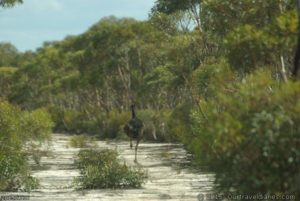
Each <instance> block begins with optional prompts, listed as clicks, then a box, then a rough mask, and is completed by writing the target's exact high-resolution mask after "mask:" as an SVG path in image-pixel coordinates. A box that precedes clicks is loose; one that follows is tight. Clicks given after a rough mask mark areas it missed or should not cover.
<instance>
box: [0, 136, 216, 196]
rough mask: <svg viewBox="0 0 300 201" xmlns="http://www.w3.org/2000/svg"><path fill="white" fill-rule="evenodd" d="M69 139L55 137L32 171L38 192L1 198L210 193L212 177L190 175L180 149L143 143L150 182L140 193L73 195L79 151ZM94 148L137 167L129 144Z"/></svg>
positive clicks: (140, 159) (142, 159) (142, 158)
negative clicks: (109, 151)
mask: <svg viewBox="0 0 300 201" xmlns="http://www.w3.org/2000/svg"><path fill="white" fill-rule="evenodd" d="M69 139H70V136H68V135H64V134H54V135H53V142H52V144H51V146H50V151H51V154H50V155H49V156H47V157H42V159H41V167H40V168H34V169H36V170H33V171H32V174H33V176H34V177H37V178H38V179H39V180H40V184H41V186H40V189H36V190H34V191H33V192H31V193H30V194H26V193H7V194H3V193H1V194H0V198H1V196H2V197H3V196H7V195H10V196H11V195H27V196H29V197H27V200H28V199H29V200H30V201H70V200H72V201H73V200H74V201H77V200H78V201H93V200H97V201H98V200H100V201H108V200H110V201H114V200H117V201H139V200H146V201H156V200H174V201H175V200H178V201H179V200H181V201H193V200H195V201H197V200H198V199H197V195H198V194H199V193H205V194H206V193H211V192H212V188H213V181H214V175H213V174H211V173H203V172H196V171H192V170H191V169H190V168H188V167H187V166H185V165H183V164H186V163H188V159H187V158H188V156H187V153H186V151H185V150H184V149H183V147H182V145H179V144H169V143H143V142H142V143H141V144H140V145H139V152H138V162H139V164H140V166H142V167H143V168H144V170H146V171H147V172H148V177H149V178H148V180H147V182H146V183H145V184H144V185H143V186H142V188H141V189H129V190H111V189H108V190H107V189H100V190H84V191H76V190H75V189H74V188H73V187H72V181H73V178H74V177H76V176H79V172H78V170H77V169H76V168H75V166H74V160H75V157H76V154H77V153H78V151H79V149H76V148H71V147H69V146H68V142H69ZM97 144H98V146H99V148H100V149H102V148H111V149H117V151H118V152H119V154H120V159H121V160H123V161H124V162H125V163H126V164H128V165H132V166H134V165H136V164H135V163H134V162H133V160H134V150H131V149H130V147H129V142H106V141H97ZM31 164H33V163H32V162H31ZM23 200H24V199H23Z"/></svg>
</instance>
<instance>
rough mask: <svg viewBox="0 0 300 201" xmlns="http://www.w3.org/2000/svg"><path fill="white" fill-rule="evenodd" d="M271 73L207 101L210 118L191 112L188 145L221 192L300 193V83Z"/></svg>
mask: <svg viewBox="0 0 300 201" xmlns="http://www.w3.org/2000/svg"><path fill="white" fill-rule="evenodd" d="M269 74H270V73H269V72H257V73H255V74H253V75H250V76H248V77H247V78H245V80H243V82H242V83H240V84H239V85H238V86H237V87H235V88H236V89H235V91H234V92H232V93H229V94H228V92H227V93H226V94H224V93H223V92H219V93H218V94H217V95H216V96H215V97H214V99H210V100H209V101H206V102H203V103H202V104H201V106H202V107H203V109H204V110H205V112H206V115H207V118H208V119H204V118H203V116H202V114H200V113H199V112H196V111H195V112H194V113H193V115H192V118H193V120H194V123H193V125H194V128H193V132H194V137H193V138H192V139H191V141H190V143H189V149H190V150H192V151H193V153H194V154H195V156H196V157H197V158H198V159H199V160H200V161H201V162H202V163H205V164H208V165H209V166H210V167H211V168H212V169H213V170H214V171H215V172H216V174H217V176H216V178H217V181H216V182H217V183H218V184H219V186H218V188H219V190H220V191H221V192H225V193H228V192H229V191H230V190H231V189H234V190H235V191H237V192H238V193H242V194H250V193H252V192H261V193H268V194H278V193H282V194H290V195H296V194H297V193H298V192H299V191H298V190H299V189H298V190H297V187H296V186H298V182H299V180H298V179H299V168H298V167H299V165H300V161H299V156H300V155H299V154H300V152H299V149H298V147H299V139H300V135H299V121H300V119H299V115H296V114H297V112H298V110H299V98H298V97H297V96H298V95H297V94H299V89H300V88H299V83H286V84H282V85H279V84H278V83H277V82H276V81H274V80H273V79H272V78H271V77H270V76H269ZM229 85H230V84H229ZM253 167H254V168H253ZM240 170H243V171H240ZM297 196H299V195H298V194H297Z"/></svg>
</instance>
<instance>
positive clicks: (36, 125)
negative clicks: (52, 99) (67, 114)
mask: <svg viewBox="0 0 300 201" xmlns="http://www.w3.org/2000/svg"><path fill="white" fill-rule="evenodd" d="M51 128H52V122H51V120H50V119H49V115H48V114H47V113H46V112H45V111H43V110H37V111H32V112H23V111H21V110H20V109H19V108H17V107H15V106H12V105H10V104H9V103H8V102H6V101H3V100H0V191H17V190H24V191H29V190H31V189H32V188H36V187H37V186H38V181H37V180H36V179H35V178H33V177H31V176H30V173H29V172H30V168H29V166H28V163H27V156H28V154H30V151H32V149H33V148H34V149H36V150H37V149H38V147H39V146H40V145H41V143H43V142H45V141H49V140H50V132H51ZM37 141H39V144H38V145H36V142H37Z"/></svg>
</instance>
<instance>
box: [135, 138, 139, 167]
mask: <svg viewBox="0 0 300 201" xmlns="http://www.w3.org/2000/svg"><path fill="white" fill-rule="evenodd" d="M139 143H140V139H137V141H136V145H135V156H134V162H135V163H137V150H138V146H139Z"/></svg>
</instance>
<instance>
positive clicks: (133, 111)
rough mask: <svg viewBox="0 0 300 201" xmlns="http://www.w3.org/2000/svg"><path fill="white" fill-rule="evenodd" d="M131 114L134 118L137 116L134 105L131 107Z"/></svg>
mask: <svg viewBox="0 0 300 201" xmlns="http://www.w3.org/2000/svg"><path fill="white" fill-rule="evenodd" d="M131 115H132V118H135V117H136V115H135V110H134V107H132V108H131Z"/></svg>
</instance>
